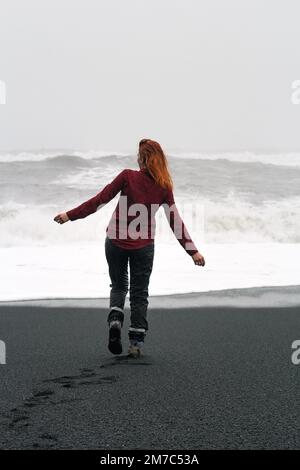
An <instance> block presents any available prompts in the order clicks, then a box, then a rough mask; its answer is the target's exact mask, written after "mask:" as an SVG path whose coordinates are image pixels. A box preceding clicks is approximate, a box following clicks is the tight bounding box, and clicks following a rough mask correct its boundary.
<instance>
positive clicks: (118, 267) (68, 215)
mask: <svg viewBox="0 0 300 470" xmlns="http://www.w3.org/2000/svg"><path fill="white" fill-rule="evenodd" d="M137 161H138V164H139V167H140V170H132V169H125V170H123V171H121V173H119V174H118V175H117V176H116V178H115V179H114V180H113V181H112V182H111V183H109V184H108V185H107V186H105V187H104V188H103V189H102V191H100V193H98V194H96V196H94V197H92V198H91V199H89V200H88V201H86V202H84V203H82V204H81V205H80V206H78V207H76V208H74V209H71V210H69V211H67V212H62V213H60V214H58V215H57V216H56V217H55V218H54V220H55V221H56V222H58V223H60V224H63V223H65V222H67V221H68V220H71V221H74V220H76V219H82V218H84V217H87V216H88V215H90V214H93V213H94V212H96V211H97V210H99V209H100V208H101V207H102V206H103V205H105V204H107V203H108V202H109V201H110V200H111V199H113V198H114V197H115V196H116V195H117V194H118V193H119V192H120V191H121V196H120V199H119V201H118V204H117V206H116V208H115V210H114V212H113V215H112V217H111V219H110V222H109V224H108V226H107V228H106V239H105V256H106V259H107V263H108V268H109V276H110V279H111V284H110V287H111V291H110V303H109V314H108V318H107V322H108V326H109V342H108V348H109V350H110V351H111V352H112V353H113V354H121V353H122V342H121V328H122V326H123V321H124V304H125V298H126V295H127V292H128V287H129V285H128V269H127V268H128V262H129V268H130V296H129V301H130V310H131V316H130V327H129V332H128V336H129V341H130V346H129V349H128V355H129V356H132V357H139V356H141V355H142V348H143V345H144V340H145V336H146V332H147V330H148V322H147V308H148V286H149V280H150V275H151V272H152V267H153V257H154V238H155V214H156V212H157V210H158V208H159V207H160V206H161V205H162V206H163V208H164V211H165V213H166V215H167V219H168V222H169V224H170V227H171V229H172V230H173V232H174V234H175V236H176V238H177V239H178V241H179V243H180V244H181V245H182V247H183V248H184V249H185V251H186V252H187V254H188V255H190V256H191V257H192V259H193V261H194V263H195V264H196V265H198V266H204V265H205V260H204V257H203V256H202V255H201V254H200V253H199V252H198V250H197V248H196V246H195V245H194V243H193V241H192V240H191V237H190V235H189V233H188V231H187V229H186V227H185V225H184V223H183V221H182V219H181V217H180V215H179V213H178V210H177V207H176V204H175V201H174V195H173V181H172V178H171V176H170V173H169V170H168V164H167V159H166V156H165V154H164V152H163V150H162V148H161V146H160V145H159V143H158V142H156V141H154V140H151V139H142V140H141V141H140V143H139V152H138V160H137ZM137 213H139V215H138V216H136V214H137Z"/></svg>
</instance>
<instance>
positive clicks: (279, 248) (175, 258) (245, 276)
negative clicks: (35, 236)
mask: <svg viewBox="0 0 300 470" xmlns="http://www.w3.org/2000/svg"><path fill="white" fill-rule="evenodd" d="M199 248H200V249H201V253H203V255H204V256H205V260H206V264H205V266H204V267H200V266H196V265H195V264H194V263H193V261H192V259H191V257H190V256H188V255H187V254H186V253H185V251H184V250H183V249H182V248H181V247H180V246H179V245H178V242H177V241H176V240H173V242H170V243H162V242H161V241H157V243H156V246H155V255H154V256H155V257H154V265H153V272H152V274H151V280H150V285H149V295H150V296H151V295H168V294H175V293H188V292H207V291H212V290H223V289H232V288H245V287H256V286H284V285H296V284H298V283H299V265H300V244H296V245H293V244H282V243H278V244H247V243H244V244H199ZM0 263H1V266H2V267H3V266H5V270H4V269H2V270H1V279H0V282H1V290H0V300H1V301H9V300H26V299H51V298H52V299H53V298H99V297H106V298H107V297H109V293H110V286H109V284H110V279H109V275H108V266H107V261H106V259H105V252H104V238H103V236H102V238H101V239H100V240H99V241H98V242H97V243H88V244H81V245H79V244H77V245H55V246H51V247H47V248H46V247H40V246H36V247H22V246H19V247H12V248H6V249H3V248H2V249H1V248H0ZM170 274H172V275H170Z"/></svg>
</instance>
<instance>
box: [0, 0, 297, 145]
mask: <svg viewBox="0 0 300 470" xmlns="http://www.w3.org/2000/svg"><path fill="white" fill-rule="evenodd" d="M0 9H1V11H0V22H1V25H0V79H1V80H5V82H6V87H7V98H6V100H7V103H6V105H0V136H1V137H0V151H6V150H18V149H19V150H21V149H24V150H30V149H39V148H49V149H57V148H78V149H82V150H83V149H86V150H89V149H98V150H115V151H121V152H122V151H131V150H133V149H135V148H136V145H137V141H138V140H139V139H140V138H142V137H150V138H153V139H155V140H158V141H159V142H160V143H161V144H162V146H163V147H164V148H167V149H169V150H176V151H184V150H186V151H201V150H202V151H210V150H211V151H213V150H217V151H222V150H266V151H293V150H300V133H299V122H300V105H293V104H291V83H292V82H293V81H294V80H296V79H299V78H300V61H299V55H300V51H299V44H300V27H299V18H300V4H299V2H298V1H297V0H206V1H203V0H72V1H71V0H69V1H68V0H43V1H41V0H19V1H17V0H1V4H0Z"/></svg>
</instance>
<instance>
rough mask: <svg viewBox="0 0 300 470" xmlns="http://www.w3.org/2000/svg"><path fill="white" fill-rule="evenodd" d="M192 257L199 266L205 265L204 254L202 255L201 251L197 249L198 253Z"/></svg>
mask: <svg viewBox="0 0 300 470" xmlns="http://www.w3.org/2000/svg"><path fill="white" fill-rule="evenodd" d="M192 258H193V260H194V263H195V264H197V265H198V266H204V265H205V259H204V256H202V255H201V253H199V251H197V253H194V254H193V255H192Z"/></svg>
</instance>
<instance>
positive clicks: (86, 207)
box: [54, 169, 127, 223]
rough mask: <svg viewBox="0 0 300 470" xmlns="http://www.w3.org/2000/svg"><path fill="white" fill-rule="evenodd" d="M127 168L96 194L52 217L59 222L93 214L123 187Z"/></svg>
mask: <svg viewBox="0 0 300 470" xmlns="http://www.w3.org/2000/svg"><path fill="white" fill-rule="evenodd" d="M126 173H127V169H125V170H123V171H121V173H119V174H118V175H117V176H116V178H115V179H114V180H113V181H112V182H111V183H109V184H107V185H106V186H105V187H104V188H103V189H102V190H101V191H100V192H99V193H98V194H96V196H93V197H92V198H90V199H88V200H87V201H85V202H83V203H82V204H80V205H79V206H77V207H75V208H74V209H70V210H69V211H67V212H62V213H60V214H58V215H57V216H56V217H54V220H55V221H56V222H59V223H64V222H67V220H71V221H73V220H77V219H83V218H85V217H87V216H88V215H90V214H93V213H94V212H96V211H97V210H99V209H100V208H101V207H103V206H104V205H105V204H107V203H108V202H109V201H111V199H113V198H114V197H115V196H116V195H117V194H118V193H119V192H120V191H121V190H122V188H123V186H124V184H125V182H126Z"/></svg>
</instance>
